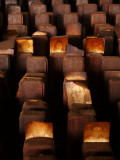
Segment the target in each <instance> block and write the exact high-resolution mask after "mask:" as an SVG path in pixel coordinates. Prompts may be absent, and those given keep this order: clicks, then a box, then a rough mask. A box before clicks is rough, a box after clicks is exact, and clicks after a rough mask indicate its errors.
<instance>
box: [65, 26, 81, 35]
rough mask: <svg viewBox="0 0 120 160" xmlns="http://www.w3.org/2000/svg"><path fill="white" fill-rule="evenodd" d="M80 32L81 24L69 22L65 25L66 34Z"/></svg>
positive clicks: (77, 33)
mask: <svg viewBox="0 0 120 160" xmlns="http://www.w3.org/2000/svg"><path fill="white" fill-rule="evenodd" d="M81 34H82V24H80V23H69V24H68V25H67V27H66V35H80V36H81Z"/></svg>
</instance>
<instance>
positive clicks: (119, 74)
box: [104, 71, 120, 82]
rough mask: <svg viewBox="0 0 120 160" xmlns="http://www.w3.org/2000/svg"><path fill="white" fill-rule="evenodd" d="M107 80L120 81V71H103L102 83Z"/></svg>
mask: <svg viewBox="0 0 120 160" xmlns="http://www.w3.org/2000/svg"><path fill="white" fill-rule="evenodd" d="M109 79H120V71H104V81H106V82H107V81H108V80H109Z"/></svg>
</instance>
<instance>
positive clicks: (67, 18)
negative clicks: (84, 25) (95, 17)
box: [64, 13, 79, 28]
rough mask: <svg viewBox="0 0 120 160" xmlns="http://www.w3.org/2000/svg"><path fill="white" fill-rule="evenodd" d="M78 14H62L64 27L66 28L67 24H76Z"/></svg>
mask: <svg viewBox="0 0 120 160" xmlns="http://www.w3.org/2000/svg"><path fill="white" fill-rule="evenodd" d="M78 21H79V20H78V13H67V14H64V27H65V28H66V26H67V24H68V23H78Z"/></svg>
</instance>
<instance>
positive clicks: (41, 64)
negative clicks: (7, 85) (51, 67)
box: [26, 56, 48, 73]
mask: <svg viewBox="0 0 120 160" xmlns="http://www.w3.org/2000/svg"><path fill="white" fill-rule="evenodd" d="M26 71H27V72H28V73H47V72H48V59H47V58H46V57H41V56H40V57H38V56H30V57H28V58H27V61H26Z"/></svg>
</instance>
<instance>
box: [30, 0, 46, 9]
mask: <svg viewBox="0 0 120 160" xmlns="http://www.w3.org/2000/svg"><path fill="white" fill-rule="evenodd" d="M33 2H39V3H38V4H43V2H41V0H28V7H29V8H30V5H31V3H33Z"/></svg>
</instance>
